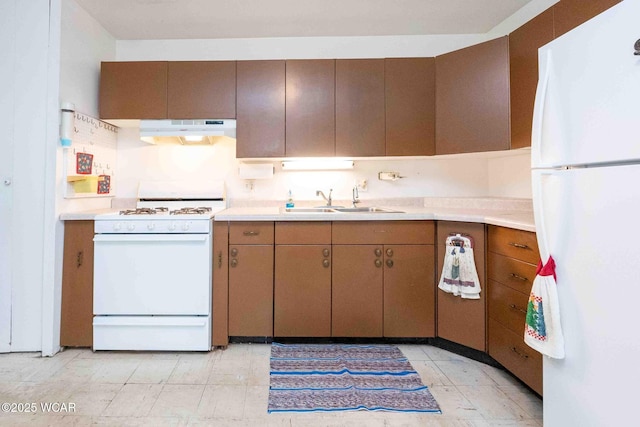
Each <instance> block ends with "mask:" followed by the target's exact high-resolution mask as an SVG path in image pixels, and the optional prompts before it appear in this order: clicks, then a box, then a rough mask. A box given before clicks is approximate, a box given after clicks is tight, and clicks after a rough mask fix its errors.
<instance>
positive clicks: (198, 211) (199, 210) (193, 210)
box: [169, 207, 211, 215]
mask: <svg viewBox="0 0 640 427" xmlns="http://www.w3.org/2000/svg"><path fill="white" fill-rule="evenodd" d="M208 212H211V208H205V207H201V208H181V209H176V210H173V211H170V212H169V215H202V214H205V213H208Z"/></svg>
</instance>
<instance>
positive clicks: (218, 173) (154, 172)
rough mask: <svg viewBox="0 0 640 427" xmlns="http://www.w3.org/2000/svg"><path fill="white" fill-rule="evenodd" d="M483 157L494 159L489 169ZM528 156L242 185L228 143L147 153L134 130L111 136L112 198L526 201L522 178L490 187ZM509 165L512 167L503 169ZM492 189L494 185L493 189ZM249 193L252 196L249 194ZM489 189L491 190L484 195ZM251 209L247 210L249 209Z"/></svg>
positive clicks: (371, 163)
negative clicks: (217, 186)
mask: <svg viewBox="0 0 640 427" xmlns="http://www.w3.org/2000/svg"><path fill="white" fill-rule="evenodd" d="M491 156H500V157H499V161H494V160H493V159H492V157H491ZM528 158H529V152H528V151H527V150H525V151H519V152H511V153H509V152H507V153H499V154H496V153H493V154H492V153H479V154H468V155H459V156H439V157H430V158H406V159H403V158H393V159H365V160H355V168H354V169H353V170H348V171H286V172H284V171H282V168H281V166H280V162H278V161H273V163H274V165H275V174H274V176H273V178H272V179H265V180H253V181H248V180H243V179H241V178H240V177H239V174H238V166H239V164H240V162H241V160H237V159H236V158H235V142H220V143H216V144H214V145H210V146H209V145H198V146H181V145H149V144H146V143H144V142H141V141H140V140H139V138H138V130H137V129H132V128H123V129H120V131H119V133H118V171H117V172H118V173H117V174H116V176H117V180H118V181H117V188H118V194H117V197H118V198H125V199H126V198H135V197H136V194H137V186H138V182H139V181H141V180H172V179H176V180H178V179H193V180H219V179H222V180H225V181H226V186H227V198H228V199H229V200H232V201H233V204H234V205H239V204H242V203H243V202H242V201H247V202H249V201H254V202H255V201H284V200H285V199H286V197H287V193H288V191H289V190H291V191H292V193H293V198H294V201H314V200H318V201H322V199H321V198H320V197H319V196H316V195H315V193H316V190H323V191H324V192H325V193H327V192H328V190H329V189H333V198H334V199H335V200H351V189H352V187H353V186H354V184H355V182H356V180H363V179H366V180H367V183H368V190H367V191H366V192H360V199H361V200H363V201H364V202H367V201H371V200H373V199H389V198H393V199H397V198H413V197H493V196H499V197H516V198H517V197H519V198H530V178H529V174H528V170H527V171H525V172H526V173H519V174H517V176H511V177H510V181H509V183H508V185H506V184H505V183H500V182H497V181H498V180H496V179H493V178H492V177H495V176H497V175H500V174H498V173H496V172H494V171H492V170H491V169H492V168H499V169H501V170H502V169H508V170H510V169H517V170H520V169H521V165H522V164H523V163H526V162H527V161H528V160H527V159H528ZM510 165H513V166H510ZM381 171H393V172H399V173H400V175H401V176H403V177H405V178H402V179H399V180H397V181H380V180H379V179H378V172H381ZM493 181H496V182H493ZM251 187H252V188H251ZM492 187H494V188H492ZM252 204H253V203H252Z"/></svg>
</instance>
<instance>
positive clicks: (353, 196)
mask: <svg viewBox="0 0 640 427" xmlns="http://www.w3.org/2000/svg"><path fill="white" fill-rule="evenodd" d="M358 197H360V195H359V194H358V186H357V185H354V186H353V189H352V190H351V203H353V207H354V208H355V207H356V204H357V203H360V199H359V198H358Z"/></svg>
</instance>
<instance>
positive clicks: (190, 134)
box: [140, 119, 236, 145]
mask: <svg viewBox="0 0 640 427" xmlns="http://www.w3.org/2000/svg"><path fill="white" fill-rule="evenodd" d="M229 138H231V139H234V140H235V138H236V121H235V120H233V119H224V120H221V119H195V120H140V139H141V140H142V141H144V142H148V143H150V144H156V143H173V144H176V143H180V144H184V145H197V144H213V143H215V142H217V141H220V140H221V139H229Z"/></svg>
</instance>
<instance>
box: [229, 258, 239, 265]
mask: <svg viewBox="0 0 640 427" xmlns="http://www.w3.org/2000/svg"><path fill="white" fill-rule="evenodd" d="M229 264H231V267H237V266H238V260H237V259H235V258H234V259H232V260H231V262H230V263H229Z"/></svg>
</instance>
